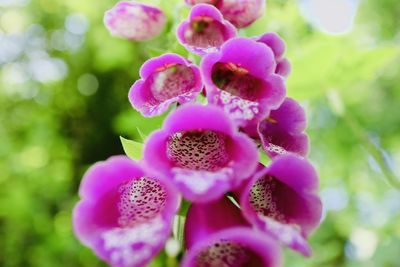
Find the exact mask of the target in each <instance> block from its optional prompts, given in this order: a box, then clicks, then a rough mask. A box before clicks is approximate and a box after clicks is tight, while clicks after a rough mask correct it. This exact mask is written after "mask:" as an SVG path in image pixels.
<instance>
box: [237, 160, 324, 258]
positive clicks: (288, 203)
mask: <svg viewBox="0 0 400 267" xmlns="http://www.w3.org/2000/svg"><path fill="white" fill-rule="evenodd" d="M317 189H318V177H317V174H316V172H315V170H314V168H313V167H312V165H311V164H310V163H308V161H307V160H306V159H304V158H301V157H298V156H295V155H291V154H287V155H283V156H279V157H276V158H274V159H273V161H272V163H271V165H270V166H269V167H268V168H265V169H263V170H261V171H260V172H258V173H256V174H255V175H254V177H253V178H252V180H251V182H250V183H249V184H248V185H247V187H246V189H245V190H243V191H242V192H241V196H240V204H241V207H242V211H243V214H244V216H245V217H246V219H247V220H248V221H249V222H251V223H252V224H253V225H254V226H256V227H257V228H258V229H260V230H261V231H264V232H267V233H270V234H271V235H272V236H274V237H275V238H277V239H278V240H280V241H281V242H282V243H284V244H286V245H287V246H289V247H291V248H293V249H296V250H297V251H299V252H301V253H303V254H304V255H309V254H310V253H311V250H310V248H309V246H308V244H307V241H306V238H307V237H308V235H309V234H310V233H311V232H312V231H313V230H314V229H315V228H316V227H317V226H318V224H319V222H320V219H321V212H322V204H321V200H320V198H319V197H318V195H317V193H316V191H317Z"/></svg>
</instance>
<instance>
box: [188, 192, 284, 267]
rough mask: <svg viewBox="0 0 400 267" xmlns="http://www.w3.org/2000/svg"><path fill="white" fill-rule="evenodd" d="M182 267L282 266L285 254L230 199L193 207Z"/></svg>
mask: <svg viewBox="0 0 400 267" xmlns="http://www.w3.org/2000/svg"><path fill="white" fill-rule="evenodd" d="M185 247H186V248H187V251H186V254H185V257H184V259H183V262H182V266H246V267H247V266H248V267H252V266H254V267H262V266H280V265H281V251H280V248H279V246H278V245H277V243H275V242H274V241H273V240H272V239H271V238H270V237H269V236H268V235H266V234H263V233H257V232H255V231H253V230H252V229H251V228H250V227H249V224H248V223H247V222H246V220H245V219H244V218H243V216H242V214H241V212H240V209H239V208H238V207H237V206H235V205H234V204H233V203H232V202H231V201H230V200H229V199H228V198H226V197H223V198H221V199H219V200H217V201H214V202H209V203H206V204H192V205H191V206H190V207H189V210H188V213H187V218H186V222H185Z"/></svg>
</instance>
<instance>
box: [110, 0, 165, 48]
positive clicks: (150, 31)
mask: <svg viewBox="0 0 400 267" xmlns="http://www.w3.org/2000/svg"><path fill="white" fill-rule="evenodd" d="M166 20H167V19H166V17H165V15H164V13H163V12H162V11H161V10H160V9H159V8H157V7H154V6H150V5H147V4H142V3H139V2H136V1H130V2H119V3H117V4H116V5H115V6H114V7H113V8H112V9H110V10H108V11H107V12H106V13H105V15H104V24H105V25H106V27H107V29H108V30H109V31H110V32H111V34H113V35H115V36H119V37H122V38H127V39H131V40H135V41H144V40H149V39H152V38H154V37H156V36H157V35H159V34H160V32H161V31H162V30H163V28H164V26H165V23H166Z"/></svg>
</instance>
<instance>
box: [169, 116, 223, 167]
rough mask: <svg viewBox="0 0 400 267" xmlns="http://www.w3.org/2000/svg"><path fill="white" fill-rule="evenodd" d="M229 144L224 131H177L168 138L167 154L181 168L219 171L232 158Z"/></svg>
mask: <svg viewBox="0 0 400 267" xmlns="http://www.w3.org/2000/svg"><path fill="white" fill-rule="evenodd" d="M211 119H212V118H211ZM228 146H229V137H228V136H227V135H225V134H223V133H218V132H214V131H208V130H205V131H201V130H199V131H186V132H177V133H175V134H173V135H171V136H170V137H169V138H168V145H167V155H168V157H169V159H170V160H171V161H172V162H173V163H174V164H175V166H176V167H179V168H183V169H190V170H204V171H218V170H219V169H221V168H223V167H225V166H226V165H227V164H228V162H229V160H230V157H229V151H228Z"/></svg>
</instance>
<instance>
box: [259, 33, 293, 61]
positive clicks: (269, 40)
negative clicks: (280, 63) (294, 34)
mask: <svg viewBox="0 0 400 267" xmlns="http://www.w3.org/2000/svg"><path fill="white" fill-rule="evenodd" d="M256 41H257V42H260V43H264V44H266V45H267V46H268V47H269V48H271V49H272V51H273V52H274V55H275V58H276V59H280V58H281V57H282V56H283V54H284V53H285V48H286V45H285V42H284V41H283V39H282V38H281V37H280V36H279V35H278V34H277V33H274V32H267V33H265V34H263V35H261V36H260V37H258V38H256Z"/></svg>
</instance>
